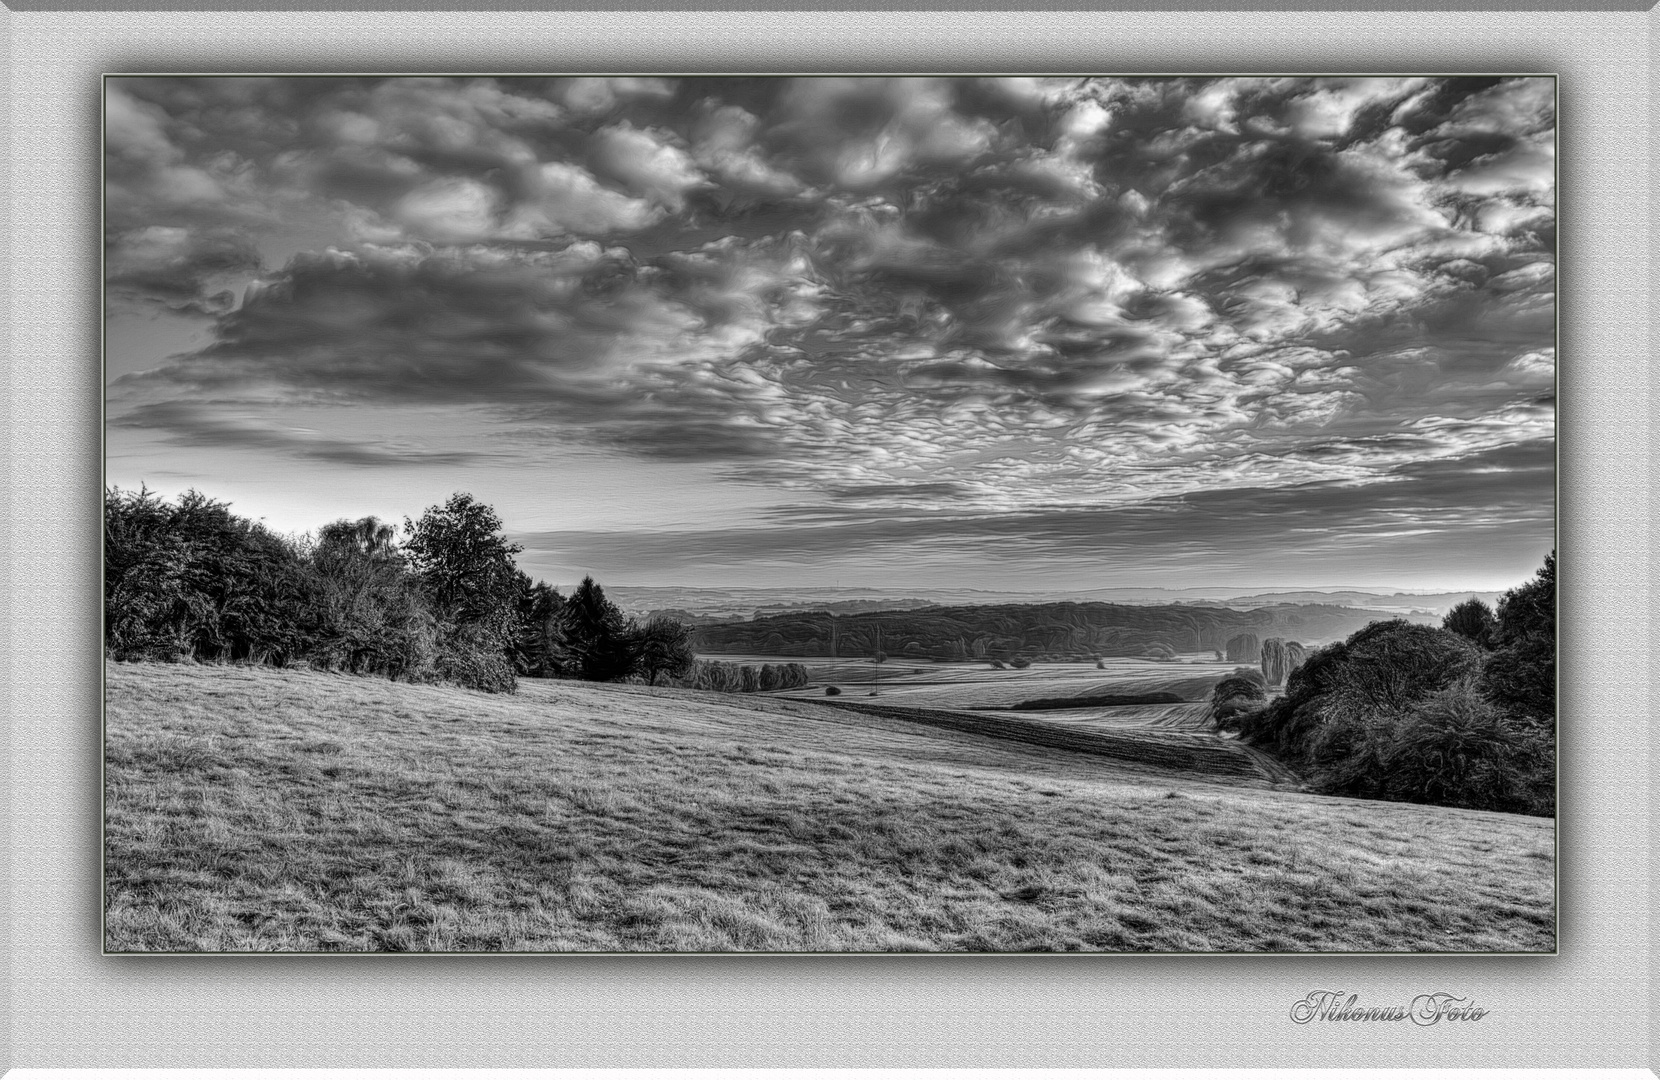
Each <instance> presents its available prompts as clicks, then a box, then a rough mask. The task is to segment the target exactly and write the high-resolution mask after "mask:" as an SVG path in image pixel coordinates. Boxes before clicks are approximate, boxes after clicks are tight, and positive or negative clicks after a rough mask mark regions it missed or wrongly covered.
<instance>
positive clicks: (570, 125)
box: [107, 78, 1555, 543]
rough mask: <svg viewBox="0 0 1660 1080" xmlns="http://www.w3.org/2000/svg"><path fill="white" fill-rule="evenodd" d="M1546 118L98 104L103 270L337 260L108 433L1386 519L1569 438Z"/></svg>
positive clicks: (1212, 104)
mask: <svg viewBox="0 0 1660 1080" xmlns="http://www.w3.org/2000/svg"><path fill="white" fill-rule="evenodd" d="M302 84H303V85H302ZM1553 89H1554V88H1553V85H1552V83H1551V81H1550V80H1548V79H1546V80H1540V79H1531V80H1529V79H1521V80H1494V79H1477V80H1459V79H1452V80H1435V79H1422V78H1404V79H1389V78H1361V79H1305V78H1284V79H1276V78H1241V79H1128V80H1114V79H1100V80H1080V79H1007V80H981V79H934V78H929V79H804V80H743V79H736V80H726V79H711V80H698V79H683V80H654V79H589V80H518V79H514V80H490V79H461V80H456V79H364V80H318V81H306V80H264V81H261V80H253V81H235V82H230V81H221V80H204V79H195V80H157V81H151V80H126V81H117V82H114V83H113V84H112V87H111V90H110V94H109V117H110V123H109V132H110V134H109V143H108V151H107V152H108V158H109V162H110V167H109V177H110V181H109V184H110V187H109V195H108V206H109V213H110V215H111V226H112V228H113V229H114V230H116V231H117V235H118V236H122V237H136V236H139V235H142V234H141V232H140V230H147V229H153V228H156V227H161V228H166V229H174V230H181V232H180V233H179V235H188V236H190V237H195V238H202V237H220V238H222V239H226V240H227V242H228V238H229V237H231V236H233V235H234V236H243V237H254V238H256V239H258V238H262V237H267V236H271V235H277V234H284V230H288V232H287V233H286V234H284V235H290V236H291V237H293V236H303V237H306V238H312V237H315V236H316V235H318V234H323V235H327V236H328V237H330V238H331V240H330V241H329V242H330V243H331V244H332V245H333V247H332V248H331V249H330V250H327V251H323V252H316V251H308V252H306V253H302V254H301V255H300V256H298V257H296V258H294V259H293V260H292V261H290V262H289V263H288V264H287V265H286V266H285V267H284V269H282V270H280V271H277V272H273V273H269V274H266V275H265V276H264V277H263V278H261V280H260V282H259V283H258V285H257V286H256V287H254V288H252V289H250V290H249V292H248V295H247V298H246V299H245V300H244V301H243V303H242V304H241V305H240V306H239V307H236V308H235V309H234V310H226V311H222V312H221V313H220V314H219V315H218V317H217V319H216V321H215V323H214V324H213V327H212V331H213V340H212V342H211V343H210V344H209V345H207V346H206V347H205V348H203V349H201V350H199V351H197V352H194V353H191V354H189V355H185V356H181V357H177V358H174V359H173V360H171V361H169V362H168V363H166V364H164V365H162V366H160V367H158V368H155V369H153V370H151V371H149V372H147V373H145V374H144V375H142V376H141V377H137V378H133V379H131V380H129V381H127V382H124V383H121V384H118V385H117V386H115V387H114V388H113V391H112V406H113V408H114V410H115V411H116V413H117V414H119V412H120V410H121V409H124V408H127V407H129V406H131V405H136V404H140V403H149V404H152V405H153V404H155V403H156V402H158V401H161V402H167V401H192V400H197V399H199V398H200V397H201V396H202V395H210V396H212V397H214V398H216V399H226V400H236V401H239V402H241V404H240V405H239V407H241V408H244V409H252V408H255V406H254V405H253V404H251V402H254V401H255V400H276V401H283V402H326V403H337V404H352V405H354V406H360V407H366V408H374V407H378V406H443V405H453V406H461V407H466V408H469V409H471V410H475V411H476V412H478V413H480V414H483V415H485V416H487V417H489V418H491V419H492V421H493V422H494V423H497V424H499V425H501V426H502V428H503V432H504V440H505V441H506V442H508V443H511V444H513V445H517V446H521V447H527V448H534V447H535V446H537V445H543V444H547V443H564V444H575V445H582V446H592V447H597V448H602V449H606V450H609V451H611V452H616V453H621V454H625V455H629V456H632V457H634V458H638V459H644V460H651V461H656V460H664V459H676V458H679V459H686V460H696V461H703V462H710V463H718V464H722V465H724V466H725V467H726V471H725V473H724V475H726V476H727V477H728V478H731V479H738V480H744V481H747V482H749V483H752V484H763V485H768V486H771V487H774V488H782V489H784V490H786V491H787V492H788V493H789V495H790V497H791V498H793V499H796V500H797V501H798V502H800V503H801V504H802V505H808V504H813V503H815V502H816V503H818V504H826V505H832V506H836V507H842V506H845V507H847V508H849V510H850V512H868V513H869V514H871V516H872V518H873V520H874V519H878V518H879V519H881V520H882V521H883V522H884V523H889V522H891V520H892V519H891V516H890V515H888V514H887V511H891V510H894V509H895V508H898V509H901V510H904V511H908V512H912V513H916V514H919V515H925V516H926V515H929V514H938V513H945V514H961V513H964V512H979V513H982V514H984V515H986V517H985V520H986V521H988V522H989V521H993V520H1004V518H1005V517H1006V518H1007V520H1010V521H1017V522H1020V523H1021V525H1020V527H1030V528H1034V529H1038V530H1040V531H1041V530H1042V529H1043V528H1044V525H1043V520H1044V519H1042V518H1041V517H1030V516H1028V515H1031V514H1039V513H1041V508H1043V507H1050V506H1065V507H1077V506H1091V505H1094V506H1106V507H1112V506H1117V505H1127V506H1130V507H1131V508H1129V509H1125V510H1124V513H1125V514H1128V515H1130V516H1128V517H1125V518H1113V519H1111V521H1112V523H1113V525H1114V527H1118V526H1119V525H1124V526H1125V527H1127V528H1131V530H1132V532H1133V530H1134V529H1136V528H1140V527H1141V526H1140V525H1138V524H1136V523H1137V522H1140V521H1141V519H1140V518H1137V517H1135V515H1136V514H1145V515H1152V516H1150V517H1148V518H1147V521H1148V522H1149V523H1150V524H1148V525H1147V527H1148V528H1153V527H1154V526H1155V525H1156V526H1158V527H1160V528H1162V527H1163V525H1164V523H1166V522H1167V521H1169V520H1172V519H1174V518H1176V517H1181V516H1182V515H1193V514H1195V513H1197V512H1198V511H1197V510H1196V509H1194V505H1197V504H1194V505H1187V506H1186V509H1178V510H1171V509H1168V508H1166V509H1158V510H1149V509H1145V507H1155V506H1156V507H1168V506H1171V505H1175V504H1166V503H1163V502H1159V501H1158V499H1159V498H1176V497H1178V496H1183V495H1193V496H1194V497H1195V498H1197V497H1198V494H1197V493H1202V492H1205V491H1207V490H1210V491H1212V495H1207V496H1205V497H1206V498H1211V497H1213V496H1214V489H1217V488H1223V489H1238V490H1254V491H1272V490H1284V491H1290V492H1298V493H1301V494H1299V495H1297V499H1299V500H1303V501H1301V502H1298V503H1297V504H1296V505H1297V506H1299V507H1300V506H1303V505H1305V502H1306V500H1308V499H1310V498H1312V495H1311V494H1310V492H1315V491H1324V492H1327V493H1328V495H1329V496H1330V497H1331V498H1333V499H1335V498H1337V495H1336V494H1335V493H1336V492H1351V491H1352V492H1357V493H1361V494H1360V495H1357V496H1356V497H1357V498H1358V497H1361V495H1366V494H1367V493H1370V494H1376V495H1378V497H1380V498H1382V497H1383V493H1384V492H1386V491H1390V492H1393V491H1399V490H1406V487H1403V485H1407V486H1411V484H1417V485H1418V486H1419V487H1421V486H1422V484H1423V483H1424V482H1427V481H1424V480H1423V479H1422V478H1419V479H1416V480H1412V481H1411V482H1410V484H1409V483H1408V482H1407V481H1405V480H1403V479H1402V477H1403V476H1405V475H1406V474H1403V473H1400V472H1399V471H1398V470H1401V469H1403V468H1410V467H1412V466H1413V465H1414V464H1415V463H1421V462H1424V461H1444V460H1474V459H1476V457H1477V456H1479V455H1481V454H1485V453H1498V452H1501V451H1502V450H1503V448H1504V447H1506V446H1508V445H1512V444H1524V443H1535V442H1538V441H1539V440H1541V439H1547V438H1549V437H1550V436H1551V435H1552V432H1553V430H1554V416H1553V414H1552V410H1551V407H1550V403H1549V402H1548V401H1547V400H1545V399H1544V398H1543V397H1542V395H1543V394H1544V393H1545V392H1546V391H1548V389H1549V387H1550V385H1551V382H1552V378H1553V371H1554V363H1555V357H1554V347H1553V342H1554V318H1555V308H1554V302H1555V279H1554V267H1553V248H1554V207H1553V203H1554V123H1555V117H1554V100H1553ZM233 229H234V230H236V231H235V232H234V233H233V232H230V231H227V230H233ZM214 230H218V231H214ZM119 242H122V241H118V243H119ZM195 242H197V241H194V240H193V241H192V243H195ZM202 242H205V241H202ZM309 246H310V247H312V248H315V247H318V246H320V245H319V244H317V243H315V242H314V241H311V242H310V243H309ZM192 250H195V249H192ZM210 256H215V252H212V251H209V250H206V249H204V250H202V251H201V252H199V253H198V256H195V257H197V258H199V259H200V260H208V261H210ZM216 257H219V258H222V259H231V258H232V257H233V251H232V249H231V248H228V247H227V248H226V249H225V250H224V251H222V252H218V253H217V255H216ZM181 259H182V261H181V263H180V265H179V267H178V269H177V272H176V273H174V272H173V271H171V270H169V269H168V266H170V265H171V264H166V265H162V266H161V269H159V270H155V271H153V272H152V274H151V277H150V278H148V279H146V280H149V281H151V282H152V287H151V288H150V291H149V292H148V293H146V294H145V295H148V296H150V297H151V298H153V299H156V300H159V301H162V302H167V296H166V295H164V294H165V293H167V292H168V290H170V289H171V290H173V294H174V295H176V296H185V298H184V299H182V300H180V299H175V300H173V301H172V302H174V303H186V304H191V303H193V304H196V305H197V306H198V307H199V308H203V309H206V308H209V307H212V306H213V305H214V304H216V303H220V301H218V300H213V301H211V302H210V301H209V300H208V299H206V298H207V297H208V293H207V292H206V291H205V290H206V286H193V285H192V283H193V282H194V281H196V280H197V278H196V277H192V274H195V273H196V271H195V270H194V269H192V268H193V267H194V266H195V265H196V264H195V263H193V262H191V260H190V258H186V257H184V256H181ZM162 262H163V263H165V260H163V261H162ZM158 265H160V264H158ZM220 269H221V270H223V271H224V272H225V273H232V272H233V271H235V270H240V272H248V271H249V264H247V263H246V262H245V261H244V262H243V263H240V264H237V267H229V266H225V267H221V268H220ZM134 273H137V272H136V271H135V272H134ZM139 276H140V277H142V274H140V275H139ZM198 276H199V275H198ZM123 287H136V286H131V285H130V284H124V286H123ZM192 287H195V288H196V292H189V291H188V290H190V289H191V288H192ZM186 293H188V296H186ZM213 295H214V296H218V294H213ZM256 391H257V392H256ZM200 430H201V431H202V432H203V434H201V435H200V436H199V438H200V439H202V440H203V444H204V445H205V442H206V441H207V440H209V439H210V438H211V437H213V436H212V431H213V429H211V428H209V427H203V428H201V429H200ZM236 437H238V436H236V435H235V429H234V428H232V429H227V431H226V433H225V438H227V439H234V438H236ZM1483 475H1484V474H1483ZM1506 475H1509V474H1506ZM1526 475H1529V476H1531V475H1532V474H1526ZM1383 478H1388V481H1389V482H1388V483H1373V481H1379V480H1380V479H1383ZM1463 481H1464V482H1467V483H1479V482H1480V481H1477V480H1475V479H1474V478H1473V477H1472V476H1464V477H1463ZM1531 482H1535V483H1540V482H1542V481H1540V479H1539V478H1538V477H1533V478H1532V481H1531ZM1322 484H1324V485H1338V487H1335V488H1325V487H1320V486H1319V485H1322ZM1310 485H1313V486H1312V487H1311V486H1310ZM1342 485H1352V486H1351V487H1344V486H1342ZM1150 499H1151V500H1152V501H1149V500H1150ZM1184 505H1186V504H1184ZM1253 505H1266V501H1265V500H1258V502H1257V503H1254V504H1253ZM1135 506H1140V507H1143V508H1144V509H1141V510H1134V509H1133V507H1135ZM1090 512H1091V513H1093V512H1095V511H1090ZM1109 512H1117V511H1108V510H1102V511H1100V513H1109ZM1287 512H1290V510H1288V511H1287ZM1068 513H1071V511H1068ZM1241 513H1242V514H1243V511H1241ZM994 515H996V516H995V517H994ZM1244 516H1245V518H1246V519H1248V520H1256V519H1255V518H1254V517H1252V515H1249V514H1245V515H1244ZM1066 520H1068V521H1070V520H1073V519H1072V518H1070V517H1068V518H1067V519H1066ZM1080 520H1082V519H1080ZM1126 523H1128V524H1126ZM883 527H888V525H887V524H884V526H883ZM978 527H979V526H976V528H978ZM987 527H991V526H987ZM1266 527H1267V526H1265V528H1266ZM998 528H1000V526H999V527H998ZM1355 528H1356V529H1361V526H1359V525H1356V526H1355ZM994 531H995V530H994ZM1361 531H1364V530H1363V529H1362V530H1361ZM757 535H760V534H757ZM1194 535H1196V536H1197V535H1201V534H1200V533H1195V534H1194ZM772 539H773V540H774V541H775V542H779V543H782V542H783V539H782V537H781V536H774V537H772ZM1053 539H1054V542H1055V543H1061V542H1062V539H1061V537H1059V536H1058V535H1057V536H1056V537H1055V538H1053ZM803 542H807V541H803ZM939 542H945V541H944V540H941V541H939Z"/></svg>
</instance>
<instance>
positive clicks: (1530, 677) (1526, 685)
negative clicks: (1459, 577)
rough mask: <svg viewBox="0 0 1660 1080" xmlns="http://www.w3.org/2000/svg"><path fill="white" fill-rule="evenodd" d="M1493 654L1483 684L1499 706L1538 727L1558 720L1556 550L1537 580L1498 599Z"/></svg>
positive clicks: (1486, 666)
mask: <svg viewBox="0 0 1660 1080" xmlns="http://www.w3.org/2000/svg"><path fill="white" fill-rule="evenodd" d="M1495 622H1496V626H1495V627H1494V630H1493V644H1494V646H1495V647H1494V650H1493V654H1492V655H1491V656H1489V657H1488V658H1487V663H1486V665H1485V667H1484V669H1483V671H1482V677H1481V689H1482V692H1483V693H1484V694H1486V695H1487V697H1488V699H1489V700H1491V701H1492V702H1493V703H1494V704H1495V705H1498V706H1499V707H1501V708H1503V709H1507V710H1509V711H1511V712H1513V713H1515V714H1517V715H1518V716H1519V717H1520V718H1522V719H1523V720H1525V721H1526V722H1528V723H1529V724H1530V725H1532V726H1533V727H1535V728H1540V727H1547V726H1549V725H1550V724H1552V723H1553V722H1554V721H1555V719H1556V553H1555V552H1554V551H1553V552H1551V553H1550V554H1549V555H1546V556H1545V563H1544V566H1542V567H1541V568H1540V569H1539V572H1538V573H1537V574H1536V575H1535V576H1534V578H1533V580H1532V581H1529V582H1527V583H1526V584H1524V585H1520V586H1518V587H1517V588H1514V589H1511V590H1510V591H1509V592H1507V593H1505V594H1504V596H1503V597H1501V598H1500V599H1499V609H1498V614H1497V616H1496V619H1495Z"/></svg>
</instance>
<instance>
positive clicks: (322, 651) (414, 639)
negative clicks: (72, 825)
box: [104, 488, 694, 692]
mask: <svg viewBox="0 0 1660 1080" xmlns="http://www.w3.org/2000/svg"><path fill="white" fill-rule="evenodd" d="M519 550H520V549H519V547H518V546H517V545H515V544H510V543H508V542H507V540H506V538H505V537H504V536H503V535H502V531H501V521H500V519H499V518H497V516H496V514H495V512H494V511H493V510H491V509H490V507H488V506H485V505H484V504H482V503H479V502H477V501H475V500H474V499H473V498H472V497H471V496H470V495H466V494H457V495H454V496H452V497H451V498H450V499H449V501H448V502H446V503H444V504H443V505H441V506H433V507H429V508H428V509H427V511H426V513H425V514H424V515H422V517H421V518H420V520H419V521H411V520H409V519H407V518H406V519H405V520H404V528H403V536H402V543H399V542H398V530H397V529H396V528H395V527H394V526H392V525H389V524H386V523H383V522H380V521H378V520H376V519H374V518H363V519H361V520H359V521H337V522H334V523H332V524H330V525H326V526H324V527H323V528H322V529H320V530H318V532H317V534H316V536H314V537H313V536H306V537H301V538H292V537H284V536H279V535H277V534H275V533H273V532H271V531H270V530H269V529H267V528H266V527H265V526H263V525H261V524H259V523H257V522H252V521H249V520H247V519H245V518H241V517H238V516H236V515H235V514H232V513H231V512H230V508H229V507H228V506H227V505H226V504H224V503H221V502H217V501H215V500H213V499H210V498H208V497H207V496H205V495H202V494H201V493H199V492H195V491H191V492H188V493H186V494H185V495H184V496H182V497H181V498H180V499H179V500H178V501H177V502H176V503H169V502H167V501H166V500H163V499H162V498H160V497H159V496H157V495H156V494H155V493H154V492H151V491H148V490H145V489H142V488H141V489H140V490H138V491H122V490H120V489H119V488H110V489H109V490H107V491H106V492H105V495H104V644H105V649H106V652H107V653H108V655H109V656H110V657H111V658H113V659H117V660H162V661H183V660H200V661H219V662H227V661H229V662H251V663H262V664H273V665H278V666H286V665H292V664H305V665H308V666H311V667H315V668H321V669H324V670H330V671H343V672H350V673H353V674H359V675H378V676H382V677H384V678H389V679H401V680H405V681H410V682H450V683H454V684H456V685H460V686H467V687H471V688H474V689H478V690H486V691H491V692H510V691H512V690H513V689H514V688H515V687H516V685H517V678H518V676H520V675H527V676H544V677H546V676H566V677H576V678H584V679H596V680H614V679H621V678H629V677H635V676H639V677H643V678H645V679H646V680H647V681H650V682H655V681H656V680H657V678H658V677H660V676H663V675H667V676H670V677H676V676H679V675H682V674H684V673H685V672H686V671H687V670H689V669H690V667H691V664H692V661H693V659H694V657H693V655H692V651H691V646H690V639H689V635H688V632H687V629H686V627H684V626H683V625H681V624H680V623H678V622H675V621H673V620H670V619H653V620H651V621H649V622H647V623H646V624H644V625H643V626H642V625H639V624H637V623H635V622H634V621H633V620H629V619H625V618H624V617H623V615H622V613H621V612H620V611H619V610H618V609H617V608H616V606H615V605H613V604H611V603H610V602H609V601H608V600H606V599H605V594H604V591H603V590H602V589H601V588H600V586H599V585H598V584H596V583H595V582H594V581H593V579H592V578H589V579H586V580H584V581H583V583H582V585H580V586H579V587H578V588H577V589H576V590H575V592H573V593H572V595H571V597H570V598H569V599H566V598H564V597H561V596H560V595H559V593H558V591H557V590H555V589H553V588H552V587H550V586H548V585H547V584H545V583H541V582H537V583H534V584H533V583H532V582H531V580H530V578H529V577H527V576H526V575H525V574H523V573H521V572H520V571H519V570H518V569H517V567H515V566H514V564H513V556H514V555H515V554H517V553H518V551H519Z"/></svg>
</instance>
